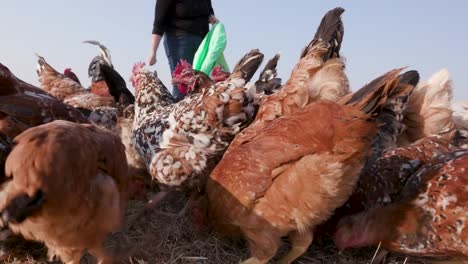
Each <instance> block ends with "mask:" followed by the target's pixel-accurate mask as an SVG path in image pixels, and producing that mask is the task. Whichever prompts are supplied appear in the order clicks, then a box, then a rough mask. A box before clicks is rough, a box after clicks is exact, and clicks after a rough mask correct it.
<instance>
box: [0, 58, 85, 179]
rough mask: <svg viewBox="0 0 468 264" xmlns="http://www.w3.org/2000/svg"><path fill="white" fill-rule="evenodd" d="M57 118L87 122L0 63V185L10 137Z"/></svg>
mask: <svg viewBox="0 0 468 264" xmlns="http://www.w3.org/2000/svg"><path fill="white" fill-rule="evenodd" d="M57 119H62V120H69V121H73V122H79V123H87V122H88V121H87V120H86V118H85V117H84V116H83V115H82V114H81V113H80V112H79V111H78V110H76V109H74V108H73V107H71V106H68V105H66V104H64V103H62V102H60V101H58V100H57V99H55V98H54V97H52V96H50V95H49V94H48V93H46V92H45V91H44V90H42V89H40V88H37V87H35V86H33V85H30V84H28V83H26V82H24V81H22V80H20V79H18V78H17V77H16V76H14V75H13V73H11V71H10V70H9V69H8V68H7V67H5V66H4V65H3V64H0V182H2V181H3V179H4V171H5V170H4V165H5V161H6V157H7V155H8V153H9V152H10V150H11V143H12V140H13V138H14V137H16V136H17V135H18V134H20V133H21V132H23V131H24V130H26V129H27V128H29V127H33V126H38V125H41V124H44V123H48V122H51V121H53V120H57Z"/></svg>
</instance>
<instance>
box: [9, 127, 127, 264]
mask: <svg viewBox="0 0 468 264" xmlns="http://www.w3.org/2000/svg"><path fill="white" fill-rule="evenodd" d="M14 143H15V146H14V148H13V150H12V151H11V153H10V155H9V156H8V159H7V162H6V170H5V171H6V175H7V176H8V177H11V180H10V181H8V182H7V183H5V185H4V186H3V187H2V190H1V191H0V212H1V220H2V221H1V222H2V224H3V225H8V227H9V228H10V229H11V230H12V231H13V232H14V233H17V234H21V235H23V236H24V237H25V238H26V239H30V240H35V241H40V242H44V243H45V244H46V246H47V247H48V249H49V257H53V256H55V255H57V256H59V257H60V258H61V260H62V261H63V262H65V263H71V264H78V263H79V262H80V258H81V257H82V255H83V254H84V251H85V250H86V249H87V250H89V252H90V253H91V254H92V255H94V256H95V257H97V258H98V260H99V263H112V258H111V257H110V256H109V254H107V253H106V250H105V249H104V248H103V245H102V243H103V241H104V239H105V238H106V236H107V235H109V234H110V233H111V232H113V231H115V230H117V229H118V228H119V227H120V225H121V222H122V220H123V210H124V202H125V197H126V188H127V162H126V160H125V152H124V146H123V145H122V143H120V139H119V138H118V137H117V136H115V135H113V134H112V133H110V132H106V131H105V130H102V129H99V128H96V127H95V126H93V125H90V124H86V125H83V124H77V123H72V122H68V121H54V122H51V123H48V124H45V125H41V126H38V127H34V128H30V129H28V130H26V131H25V132H23V133H22V134H20V135H19V136H17V137H16V138H15V139H14Z"/></svg>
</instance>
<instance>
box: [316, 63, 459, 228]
mask: <svg viewBox="0 0 468 264" xmlns="http://www.w3.org/2000/svg"><path fill="white" fill-rule="evenodd" d="M418 80H419V79H415V80H410V81H411V82H412V84H413V85H415V84H417V83H418ZM451 97H452V87H451V81H450V78H449V75H448V72H447V71H445V70H442V71H439V72H438V73H436V74H434V75H433V76H432V77H431V78H430V80H429V81H428V82H423V83H419V84H418V85H417V86H416V88H415V89H414V91H413V93H412V94H411V96H410V97H409V101H408V104H407V108H405V111H404V118H403V123H404V124H405V128H406V130H401V129H400V130H395V131H393V132H394V133H393V135H392V136H391V137H389V138H388V140H387V143H385V147H384V148H382V149H381V151H380V152H378V153H375V155H374V158H373V159H372V160H368V163H367V164H366V166H365V167H364V169H363V170H362V171H361V175H360V177H359V181H358V183H357V186H356V189H355V191H354V192H353V194H352V195H351V197H350V198H349V200H348V201H347V202H346V204H345V205H343V206H342V207H340V208H339V209H337V210H336V212H335V214H334V215H333V217H332V218H331V219H330V220H329V221H327V223H325V225H324V226H322V227H321V228H320V229H319V230H321V231H322V232H325V233H334V232H335V229H336V225H337V223H338V221H339V220H340V219H341V218H343V217H345V216H348V215H352V214H356V213H359V212H361V211H364V210H368V209H370V208H373V207H381V206H383V205H386V204H389V203H392V202H393V201H395V199H396V197H397V196H398V194H399V193H400V191H401V189H402V188H403V186H404V185H405V184H406V182H407V180H408V178H409V177H410V176H411V175H412V174H413V173H414V172H415V171H416V170H418V169H419V168H420V167H421V166H423V165H424V164H425V163H427V162H429V161H431V160H432V159H433V158H434V157H435V156H437V155H440V154H444V153H447V152H449V151H451V150H452V149H453V148H454V146H453V144H454V143H456V142H454V141H455V140H456V139H455V133H456V131H455V130H454V123H453V119H452V115H451V111H450V100H451ZM401 131H403V133H402V134H400V132H401ZM397 139H398V141H400V144H402V145H405V146H401V147H398V148H395V146H396V145H398V144H397ZM414 140H416V141H415V142H413V141H414ZM408 142H413V143H412V144H410V145H407V144H408ZM456 144H457V145H461V144H462V143H461V142H459V143H456Z"/></svg>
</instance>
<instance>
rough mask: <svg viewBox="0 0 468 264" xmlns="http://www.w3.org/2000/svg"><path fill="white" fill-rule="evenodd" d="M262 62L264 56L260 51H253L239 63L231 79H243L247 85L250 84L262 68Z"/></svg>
mask: <svg viewBox="0 0 468 264" xmlns="http://www.w3.org/2000/svg"><path fill="white" fill-rule="evenodd" d="M262 61H263V54H262V53H261V52H260V50H258V49H253V50H251V51H250V52H249V53H247V54H245V55H244V57H242V59H240V60H239V62H237V64H236V66H234V69H233V70H232V74H231V76H230V77H229V79H230V80H233V79H243V80H245V82H246V83H247V82H249V81H250V79H252V77H253V75H254V74H255V72H256V71H257V70H258V68H259V67H260V64H262Z"/></svg>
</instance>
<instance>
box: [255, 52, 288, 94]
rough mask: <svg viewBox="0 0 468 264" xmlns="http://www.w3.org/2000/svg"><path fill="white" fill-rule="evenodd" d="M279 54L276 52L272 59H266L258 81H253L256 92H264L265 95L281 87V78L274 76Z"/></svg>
mask: <svg viewBox="0 0 468 264" xmlns="http://www.w3.org/2000/svg"><path fill="white" fill-rule="evenodd" d="M279 58H280V55H279V54H276V55H275V56H274V57H273V58H272V59H270V60H269V61H268V63H267V64H266V65H265V68H264V69H263V71H262V72H261V73H260V77H259V79H258V81H256V82H255V88H256V89H257V93H264V94H265V95H271V94H274V93H276V92H277V91H279V89H281V87H282V86H281V79H280V78H277V77H276V76H277V75H278V73H277V72H276V66H278V60H279Z"/></svg>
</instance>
